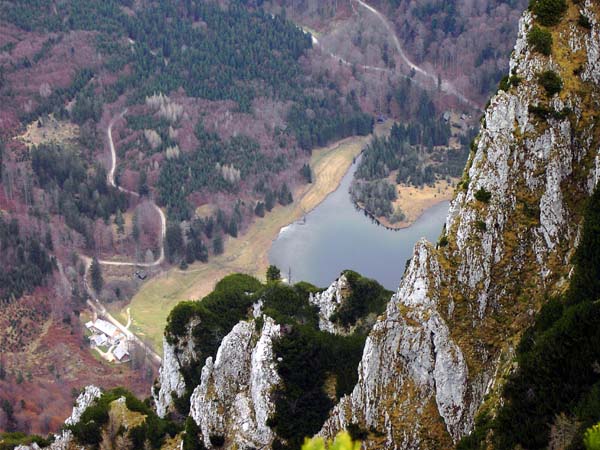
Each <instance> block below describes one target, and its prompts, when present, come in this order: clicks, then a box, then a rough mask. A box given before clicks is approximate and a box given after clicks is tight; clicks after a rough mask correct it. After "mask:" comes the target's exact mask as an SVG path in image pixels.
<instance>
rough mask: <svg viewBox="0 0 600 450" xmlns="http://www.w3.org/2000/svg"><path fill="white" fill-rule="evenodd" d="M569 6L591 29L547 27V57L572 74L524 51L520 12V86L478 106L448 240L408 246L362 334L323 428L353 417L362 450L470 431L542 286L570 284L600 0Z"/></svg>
mask: <svg viewBox="0 0 600 450" xmlns="http://www.w3.org/2000/svg"><path fill="white" fill-rule="evenodd" d="M570 7H571V8H574V7H575V6H574V5H571V6H570ZM579 8H581V9H580V11H581V13H582V14H583V15H585V16H586V17H588V18H589V19H590V22H591V23H592V29H591V30H589V31H587V32H586V33H583V32H582V30H581V28H578V27H574V26H572V25H571V24H568V23H565V24H563V25H561V26H560V27H557V29H556V30H555V33H556V35H555V36H554V46H555V48H557V47H559V48H560V51H557V52H556V54H560V55H563V56H562V57H563V58H566V59H583V58H584V57H585V63H584V64H582V66H581V67H582V70H581V71H580V72H579V74H575V73H574V72H573V70H572V68H570V67H563V66H561V64H563V65H564V62H563V61H562V60H559V59H558V58H557V59H555V58H554V57H546V56H543V55H541V54H539V53H535V52H533V51H532V49H531V48H530V47H529V45H528V43H527V33H528V31H529V29H530V27H531V26H532V25H533V21H534V18H533V17H532V15H531V13H530V12H525V13H524V15H523V18H522V19H521V22H520V27H519V37H518V41H517V44H516V46H515V51H514V52H513V55H512V58H511V63H510V68H511V75H513V78H514V79H516V80H517V82H515V83H514V84H513V86H512V87H510V88H509V89H508V91H506V92H505V91H502V90H501V91H499V92H498V93H497V94H496V95H495V96H494V97H493V98H492V100H491V102H490V105H489V107H488V108H487V110H486V113H485V117H484V120H483V123H482V130H481V133H480V135H479V137H478V139H477V141H476V144H477V145H476V150H475V151H474V152H473V153H472V154H471V157H470V159H469V163H468V167H467V171H466V173H465V176H464V178H463V181H462V182H461V184H460V185H459V188H458V190H457V194H456V197H455V199H454V201H453V202H452V203H451V206H450V211H449V214H448V217H447V220H446V225H445V234H446V238H447V242H448V244H445V246H444V247H439V248H436V247H434V246H433V245H431V244H428V243H427V242H425V241H420V242H419V243H418V244H417V245H416V247H415V250H414V255H413V258H412V261H411V263H410V265H409V268H408V270H407V272H406V274H405V277H404V279H403V280H402V282H401V284H400V287H399V289H398V291H397V292H396V294H395V295H394V297H393V298H392V300H391V302H390V303H389V305H388V307H387V311H386V313H385V316H384V317H382V318H380V319H379V320H378V322H377V323H376V325H375V326H374V328H373V330H372V332H371V333H370V335H369V337H368V339H367V342H366V345H365V349H364V352H363V356H362V361H361V363H360V366H359V380H358V384H357V385H356V386H355V388H354V390H353V392H352V393H351V394H350V395H347V396H345V397H343V398H342V399H341V400H340V402H339V404H338V405H337V406H336V407H335V408H334V410H333V411H332V413H331V414H330V417H329V419H328V420H327V422H326V423H325V424H324V426H323V429H322V430H321V433H320V434H322V435H325V436H328V437H331V436H333V435H334V434H335V433H336V432H337V431H339V430H340V429H343V428H346V427H348V426H349V425H353V426H355V427H358V428H360V429H362V430H363V431H365V432H367V433H368V435H369V437H368V439H367V440H366V442H365V447H366V448H368V449H376V448H386V449H407V448H414V449H417V448H450V447H452V445H453V444H454V443H456V442H457V441H458V439H459V438H460V437H462V436H464V435H465V434H467V433H469V432H470V430H471V429H472V427H473V422H474V417H475V414H476V413H477V411H478V409H479V408H480V406H481V405H482V404H483V402H484V397H485V395H486V393H491V392H495V393H499V392H500V387H501V383H502V381H501V379H500V378H499V377H498V373H501V372H506V371H507V370H510V367H511V364H510V361H511V355H512V352H513V345H514V343H515V342H518V339H519V336H520V335H521V333H522V332H523V331H524V330H525V329H526V328H527V327H528V326H529V325H530V324H531V323H532V320H533V318H534V317H535V313H536V311H538V310H539V308H540V307H541V304H542V302H543V298H544V295H545V294H547V293H550V292H553V291H554V290H556V289H558V288H559V287H560V286H561V285H564V283H565V282H566V279H567V277H568V273H569V270H570V256H571V255H572V252H573V250H574V247H575V243H576V241H577V235H578V232H579V226H580V224H581V218H582V215H581V214H582V209H583V208H582V206H583V203H584V200H585V197H586V196H587V195H589V194H590V192H591V191H592V190H593V189H594V187H595V186H596V183H597V181H598V179H599V173H600V172H599V170H598V167H599V166H600V163H599V156H598V148H599V143H598V142H597V140H595V138H594V133H595V130H594V127H595V126H596V124H595V123H594V122H593V120H590V118H589V111H595V110H596V108H597V105H598V102H599V100H600V95H598V93H599V90H598V89H597V88H598V86H597V85H596V84H597V83H598V81H600V29H599V25H598V24H599V21H598V7H597V5H594V3H593V2H591V1H590V0H587V1H586V2H585V3H583V4H581V5H580V6H579ZM563 52H564V53H563ZM545 70H554V71H556V72H558V73H559V74H560V76H561V77H562V78H563V81H564V82H565V83H564V85H565V89H564V90H563V92H562V93H560V94H556V95H554V96H553V97H552V98H548V96H547V94H546V93H545V91H544V89H543V88H542V87H541V86H540V85H539V82H538V75H539V73H540V72H542V71H545ZM541 107H543V108H541ZM540 108H541V109H540ZM544 108H545V110H544ZM540 111H541V112H540ZM544 111H549V112H547V113H544ZM586 112H587V114H586ZM596 133H597V132H596ZM490 398H492V400H490V401H497V398H498V396H497V395H496V396H490ZM493 399H495V400H493Z"/></svg>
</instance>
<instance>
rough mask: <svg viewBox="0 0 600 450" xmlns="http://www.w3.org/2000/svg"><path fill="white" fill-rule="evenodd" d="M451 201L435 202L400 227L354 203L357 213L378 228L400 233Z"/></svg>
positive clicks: (446, 199)
mask: <svg viewBox="0 0 600 450" xmlns="http://www.w3.org/2000/svg"><path fill="white" fill-rule="evenodd" d="M450 201H452V198H440V199H439V200H436V201H435V202H433V203H431V204H430V205H428V206H427V207H426V208H425V209H424V210H423V211H421V213H420V214H419V215H418V216H416V217H415V218H414V219H411V220H410V221H403V222H399V223H400V225H391V224H389V225H388V224H386V222H387V221H386V220H385V219H384V218H382V217H377V216H374V215H373V214H371V213H370V212H369V211H367V210H366V209H364V208H363V207H362V206H360V205H359V204H358V203H355V202H354V201H353V202H352V203H353V204H354V207H355V208H356V210H357V211H360V212H362V213H364V215H365V216H367V217H368V218H369V219H371V220H372V221H373V222H374V223H375V224H377V225H378V226H380V227H383V228H385V229H386V230H389V231H400V230H405V229H407V228H410V227H412V226H413V225H415V223H417V222H418V221H419V219H420V218H421V217H423V216H424V215H425V213H426V212H427V211H429V210H430V209H432V208H435V207H436V206H438V205H439V204H441V203H444V202H450ZM388 223H389V222H388Z"/></svg>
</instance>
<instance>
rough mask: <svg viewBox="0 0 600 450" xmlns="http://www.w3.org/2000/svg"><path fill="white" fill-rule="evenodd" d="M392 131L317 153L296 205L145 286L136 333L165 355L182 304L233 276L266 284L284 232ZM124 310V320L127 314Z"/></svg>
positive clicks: (136, 302) (136, 311)
mask: <svg viewBox="0 0 600 450" xmlns="http://www.w3.org/2000/svg"><path fill="white" fill-rule="evenodd" d="M391 126H392V123H391V121H389V123H385V124H379V125H377V126H376V127H375V129H374V132H373V133H372V134H370V135H368V136H352V137H348V138H345V139H342V140H341V141H337V142H335V143H333V144H332V145H330V146H328V147H324V148H319V149H315V150H313V153H312V156H311V160H310V165H311V168H312V170H313V183H311V184H306V185H302V186H300V187H298V188H297V189H295V190H294V198H295V199H296V200H295V201H294V202H293V203H292V204H290V205H287V206H281V205H277V206H276V207H275V208H274V209H273V210H272V211H271V212H270V213H268V214H267V215H266V216H265V217H264V218H256V220H254V222H253V223H252V224H251V225H250V226H249V227H248V229H247V230H246V232H245V233H244V234H243V235H241V236H240V237H238V238H235V239H233V238H227V239H226V242H225V252H224V253H223V254H222V255H218V256H215V257H212V258H211V259H210V260H209V261H208V262H207V263H200V262H196V263H194V264H192V265H190V266H189V268H188V269H187V270H185V271H184V270H180V269H179V268H177V267H172V268H170V269H168V270H167V271H165V272H163V273H161V274H159V275H157V276H156V277H154V278H152V279H150V280H148V281H147V282H146V283H144V284H143V285H142V286H141V288H140V290H139V291H138V292H137V293H136V294H135V295H134V296H133V298H132V299H131V301H130V302H129V304H128V305H127V306H129V307H130V308H131V316H132V318H133V323H132V327H131V328H132V330H134V332H135V333H136V334H138V335H140V337H143V338H145V339H148V340H149V341H150V342H151V343H152V346H153V347H154V349H155V350H156V351H157V352H158V353H159V354H162V336H163V332H164V326H165V324H166V320H167V316H168V314H169V313H170V311H171V309H172V308H173V307H174V306H175V305H176V304H177V303H179V302H181V301H186V300H199V299H202V298H203V297H205V296H206V295H208V294H209V293H210V292H211V291H212V290H213V289H214V286H215V284H216V283H217V282H218V281H219V280H221V279H222V278H223V277H225V276H226V275H229V274H231V273H235V272H240V273H246V274H249V275H252V276H255V277H257V278H259V279H263V278H264V276H265V271H266V269H267V267H268V265H269V251H270V249H271V247H272V244H273V242H274V241H275V240H276V239H277V237H278V236H279V233H280V231H281V229H283V228H285V227H286V226H289V225H291V224H293V223H295V222H296V221H298V220H299V219H301V218H302V217H304V216H305V215H306V214H308V213H309V212H310V211H312V210H313V209H314V208H316V207H317V206H318V205H320V204H321V203H322V202H323V201H324V200H325V199H326V198H327V197H328V196H329V195H330V194H331V193H333V192H335V191H336V190H337V189H338V188H339V186H340V183H341V181H342V179H343V178H344V175H345V174H346V173H347V172H348V170H349V169H350V167H351V166H352V163H353V161H354V160H355V158H356V157H357V156H358V155H360V153H361V152H362V150H363V148H364V147H365V146H366V145H367V144H368V142H370V140H371V139H372V138H373V136H376V135H381V134H382V133H387V132H389V130H390V129H391ZM127 306H126V307H125V309H126V308H127ZM125 309H123V310H122V311H120V314H119V315H122V314H124V311H125Z"/></svg>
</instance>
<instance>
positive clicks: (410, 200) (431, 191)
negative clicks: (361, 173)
mask: <svg viewBox="0 0 600 450" xmlns="http://www.w3.org/2000/svg"><path fill="white" fill-rule="evenodd" d="M457 182H458V179H451V181H450V183H448V182H446V181H445V180H439V181H437V182H436V183H435V185H433V186H422V187H416V186H412V185H406V184H399V185H396V191H397V195H398V199H397V200H396V201H394V202H393V203H392V204H393V206H394V208H400V209H401V210H402V211H403V212H404V213H405V214H406V219H405V220H403V221H401V222H398V223H396V224H392V223H390V222H389V221H388V220H387V219H386V218H385V217H378V216H375V215H373V214H371V213H370V212H369V211H367V210H366V209H365V208H364V207H363V206H362V205H361V204H359V203H357V202H354V201H353V203H354V206H355V207H356V208H357V209H358V210H360V211H361V212H363V213H364V214H365V215H366V216H367V217H369V218H370V219H371V220H373V222H375V223H377V225H380V226H382V227H384V228H386V229H387V230H390V231H397V230H403V229H406V228H410V227H411V226H413V225H414V224H415V223H416V222H417V221H418V220H419V219H420V218H421V217H422V216H423V214H425V213H426V212H427V211H428V210H429V209H431V208H433V207H435V206H437V205H439V204H440V203H443V202H450V201H452V199H453V198H454V194H455V191H456V188H455V184H456V183H457ZM392 184H395V183H392Z"/></svg>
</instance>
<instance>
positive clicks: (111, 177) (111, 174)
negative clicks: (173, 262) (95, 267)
mask: <svg viewBox="0 0 600 450" xmlns="http://www.w3.org/2000/svg"><path fill="white" fill-rule="evenodd" d="M125 114H127V109H125V110H123V112H121V114H119V115H118V116H116V117H113V118H112V120H111V121H110V123H109V124H108V128H107V129H106V135H107V136H108V145H109V147H110V159H111V165H110V170H109V171H108V176H107V181H108V184H109V185H111V186H112V187H115V188H117V189H118V190H120V191H121V192H124V193H126V194H129V195H132V196H134V197H139V196H140V194H138V193H137V192H134V191H130V190H128V189H125V188H123V187H121V186H117V184H116V183H115V171H116V169H117V152H116V150H115V143H114V141H113V137H112V127H113V125H114V124H115V122H116V121H117V120H118V119H122V118H123V117H124V116H125ZM152 206H153V208H154V209H155V210H156V212H157V213H158V216H159V217H160V235H161V239H160V255H159V257H158V258H157V259H156V260H155V261H154V262H151V263H140V262H120V261H107V260H100V264H104V265H107V266H136V267H156V266H159V265H161V264H162V263H163V261H164V260H165V236H166V234H167V218H166V216H165V213H164V212H163V211H162V209H160V208H159V207H158V206H157V205H156V203H154V202H152Z"/></svg>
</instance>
